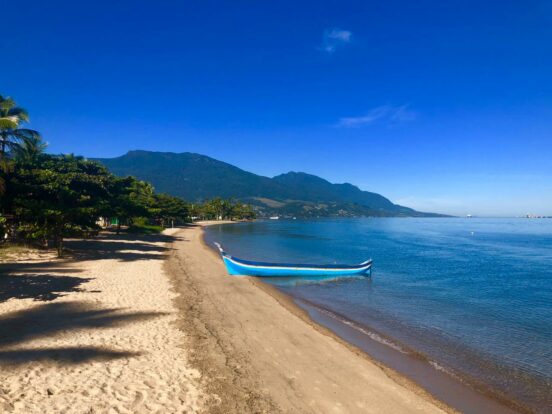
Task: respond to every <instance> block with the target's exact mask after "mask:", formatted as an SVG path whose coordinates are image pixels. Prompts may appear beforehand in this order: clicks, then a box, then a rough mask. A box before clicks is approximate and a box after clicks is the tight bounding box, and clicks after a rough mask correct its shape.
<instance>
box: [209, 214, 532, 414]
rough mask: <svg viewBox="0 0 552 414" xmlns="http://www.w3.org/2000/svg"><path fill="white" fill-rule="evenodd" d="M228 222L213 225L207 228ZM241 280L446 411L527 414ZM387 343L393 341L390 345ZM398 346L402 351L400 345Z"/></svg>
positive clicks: (480, 387) (422, 360) (420, 359)
mask: <svg viewBox="0 0 552 414" xmlns="http://www.w3.org/2000/svg"><path fill="white" fill-rule="evenodd" d="M230 223H231V222H230ZM230 223H216V222H215V223H209V224H207V225H211V224H230ZM202 230H203V237H202V243H203V244H204V245H205V247H206V248H208V249H209V250H211V251H212V252H213V253H214V254H215V256H216V257H217V259H218V253H217V252H216V251H215V250H213V248H212V246H210V245H209V244H208V242H207V241H206V239H205V229H202ZM244 278H246V279H247V280H248V281H249V282H250V283H251V284H253V285H254V286H256V287H257V288H259V289H260V290H262V291H264V292H265V293H267V294H269V295H270V296H272V297H273V298H274V299H275V300H276V301H277V302H278V303H279V304H280V305H281V306H282V307H284V308H286V309H287V310H288V311H289V312H290V313H292V314H293V315H295V316H296V317H298V318H300V319H301V320H303V321H304V322H305V323H306V324H308V325H309V326H311V327H312V328H313V329H315V330H317V331H318V332H320V333H322V334H324V335H327V336H330V337H331V338H332V339H334V340H335V341H337V342H339V343H340V344H342V345H343V346H345V347H347V348H348V349H349V350H350V351H351V352H354V353H356V354H357V355H359V356H361V357H363V358H366V359H367V360H368V361H370V362H371V363H374V364H376V365H377V366H379V367H380V368H381V369H382V370H384V371H385V372H386V374H387V375H388V376H390V377H391V378H393V380H394V381H396V382H397V383H399V384H401V385H404V386H405V387H408V388H409V389H411V390H412V391H413V392H415V393H416V394H418V395H420V396H422V397H423V398H427V399H429V400H430V401H432V402H433V403H434V404H436V405H438V406H439V407H440V408H442V409H444V410H446V411H450V412H456V410H458V411H460V412H465V411H467V412H481V413H486V412H496V413H502V414H511V413H531V412H532V411H531V410H529V409H528V408H526V407H524V406H522V405H520V404H519V403H517V402H515V401H513V400H511V399H508V398H507V397H506V396H502V395H499V394H496V393H495V392H493V391H492V390H490V389H489V388H487V387H486V386H485V385H484V384H478V383H475V384H468V383H466V382H464V380H462V379H460V378H459V377H456V375H455V374H452V373H450V372H448V371H446V370H444V369H442V372H441V371H440V370H439V368H437V367H435V366H431V365H430V362H431V361H430V360H429V359H427V357H425V356H422V355H419V354H418V353H417V351H415V350H412V349H408V351H409V352H408V355H401V352H400V351H398V350H396V349H392V347H391V346H388V345H384V344H383V343H378V341H377V340H374V339H371V338H369V337H368V334H367V333H366V332H363V334H361V335H359V332H358V331H357V332H355V329H354V328H351V327H350V326H346V325H349V324H347V323H346V322H344V320H339V319H340V318H339V316H340V315H331V316H328V315H324V313H331V314H333V312H331V311H330V312H324V310H323V309H322V308H318V306H317V305H315V304H310V303H307V302H305V301H304V300H300V299H298V298H294V297H293V296H291V295H289V294H287V293H285V292H283V291H281V290H280V289H278V288H277V287H276V286H273V285H271V284H269V283H266V282H263V281H262V279H261V278H254V277H244ZM321 310H322V312H321ZM336 316H337V317H336ZM342 318H343V317H342ZM370 333H372V334H375V335H377V336H378V337H382V338H383V341H384V342H386V341H387V338H385V336H384V335H382V334H381V333H379V332H377V331H376V330H373V329H372V328H370ZM390 341H391V342H393V343H394V342H396V341H395V340H390ZM400 346H401V347H403V345H400Z"/></svg>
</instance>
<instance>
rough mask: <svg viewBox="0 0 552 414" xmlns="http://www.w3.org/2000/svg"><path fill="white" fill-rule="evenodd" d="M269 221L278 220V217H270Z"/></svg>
mask: <svg viewBox="0 0 552 414" xmlns="http://www.w3.org/2000/svg"><path fill="white" fill-rule="evenodd" d="M269 219H270V220H280V217H279V216H270V217H269Z"/></svg>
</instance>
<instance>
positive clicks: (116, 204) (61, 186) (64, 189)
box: [0, 96, 255, 256]
mask: <svg viewBox="0 0 552 414" xmlns="http://www.w3.org/2000/svg"><path fill="white" fill-rule="evenodd" d="M27 120H28V115H27V112H26V111H25V110H24V109H22V108H19V107H17V106H16V105H15V102H14V101H13V100H12V99H10V98H3V97H2V96H0V236H1V237H2V240H5V239H10V240H23V241H25V242H28V243H29V242H34V243H39V244H41V245H43V246H46V247H47V246H49V245H50V244H52V245H53V246H55V248H56V249H57V251H58V254H59V255H60V256H61V255H62V254H63V240H64V238H67V237H83V236H84V237H88V236H92V235H94V234H96V233H97V232H98V230H100V229H101V227H102V226H104V227H114V228H115V229H116V231H117V232H119V231H121V229H122V228H123V227H125V228H127V229H128V230H129V231H142V232H156V231H160V230H162V229H163V228H164V227H167V226H174V225H181V224H184V223H186V222H189V221H191V220H192V219H194V218H198V219H215V220H221V219H252V218H254V216H255V215H254V212H253V210H252V209H251V208H250V207H249V206H247V205H243V204H240V203H235V202H233V201H231V200H222V199H214V200H211V201H207V202H205V203H203V204H193V205H190V204H189V203H187V202H186V201H184V200H183V199H181V198H179V197H174V196H171V195H168V194H157V193H156V192H155V191H154V188H153V186H152V185H151V184H150V183H147V182H145V181H140V180H138V179H136V178H134V177H132V176H127V177H117V176H115V175H113V174H112V173H111V172H109V171H108V170H107V168H106V167H105V166H103V165H102V164H100V163H98V162H96V161H91V160H87V159H85V158H83V157H77V156H74V155H49V154H45V153H44V150H45V148H46V144H45V143H44V142H43V141H42V140H41V138H40V135H39V134H38V133H37V132H36V131H33V130H29V129H24V128H21V127H20V126H21V124H22V123H23V122H26V121H27Z"/></svg>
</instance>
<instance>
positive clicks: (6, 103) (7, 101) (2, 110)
mask: <svg viewBox="0 0 552 414" xmlns="http://www.w3.org/2000/svg"><path fill="white" fill-rule="evenodd" d="M12 108H15V101H14V100H13V99H12V98H10V97H9V96H7V97H5V98H4V97H2V96H0V116H5V115H7V114H8V112H9V111H10V109H12Z"/></svg>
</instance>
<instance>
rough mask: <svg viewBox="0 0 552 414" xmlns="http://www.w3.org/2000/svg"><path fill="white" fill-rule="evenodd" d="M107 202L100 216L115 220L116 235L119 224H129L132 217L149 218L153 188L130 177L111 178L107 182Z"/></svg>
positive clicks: (119, 228)
mask: <svg viewBox="0 0 552 414" xmlns="http://www.w3.org/2000/svg"><path fill="white" fill-rule="evenodd" d="M108 193H109V202H108V203H107V205H106V207H105V209H104V210H103V211H102V215H103V216H106V217H114V218H117V234H119V232H120V230H121V224H122V223H125V224H129V222H130V221H131V219H132V218H133V217H146V216H149V215H150V214H151V212H152V209H153V204H154V201H155V199H154V197H153V187H152V186H151V185H149V184H148V183H145V182H143V181H139V180H137V179H136V178H134V177H132V176H128V177H124V178H118V177H112V179H111V180H110V181H109V182H108Z"/></svg>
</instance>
